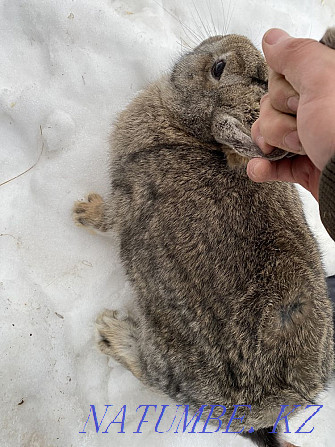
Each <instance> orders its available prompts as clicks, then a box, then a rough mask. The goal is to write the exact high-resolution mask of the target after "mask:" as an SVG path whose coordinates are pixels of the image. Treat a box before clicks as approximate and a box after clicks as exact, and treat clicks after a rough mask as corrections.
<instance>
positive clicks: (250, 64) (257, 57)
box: [170, 34, 287, 160]
mask: <svg viewBox="0 0 335 447" xmlns="http://www.w3.org/2000/svg"><path fill="white" fill-rule="evenodd" d="M267 79H268V70H267V66H266V63H265V61H264V58H263V57H262V55H261V53H260V52H259V51H258V50H257V49H256V48H255V47H254V45H253V44H252V43H251V42H250V41H249V39H247V38H246V37H244V36H240V35H234V34H231V35H226V36H216V37H211V38H209V39H207V40H205V41H204V42H202V43H201V44H200V45H199V46H198V47H196V48H195V49H194V51H192V52H190V53H187V54H186V55H185V56H184V57H182V58H181V60H180V61H179V62H178V63H177V64H176V65H175V67H174V69H173V71H172V74H171V77H170V83H171V86H172V91H173V100H172V112H173V113H174V115H175V116H176V118H177V120H178V121H179V122H180V123H181V125H182V126H183V127H184V128H185V129H187V131H188V132H190V133H192V135H193V136H195V137H196V138H197V139H198V140H200V141H202V142H207V143H213V142H216V143H219V144H221V145H223V146H224V148H225V150H226V151H227V150H228V151H229V150H234V151H235V152H237V153H238V154H240V155H242V156H246V157H255V156H262V157H264V154H263V153H262V152H261V151H260V149H259V148H258V146H256V145H255V144H254V143H253V142H252V140H251V135H250V128H251V125H252V124H253V122H254V121H255V120H256V119H257V117H258V114H259V102H260V99H261V97H262V96H263V95H264V94H265V93H266V92H267ZM286 155H287V153H286V152H285V151H282V150H280V149H276V150H275V151H273V152H272V153H271V154H270V155H268V156H266V157H267V158H270V159H272V160H275V159H279V158H283V157H284V156H286Z"/></svg>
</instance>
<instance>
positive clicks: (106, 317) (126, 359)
mask: <svg viewBox="0 0 335 447" xmlns="http://www.w3.org/2000/svg"><path fill="white" fill-rule="evenodd" d="M96 327H97V330H98V335H99V338H98V345H99V348H100V350H101V351H102V352H103V353H104V354H106V355H109V356H111V357H113V358H114V359H115V360H117V361H118V362H119V363H121V364H122V365H123V366H125V367H126V368H128V369H129V370H130V371H131V372H132V373H133V374H134V376H135V377H137V378H138V379H140V380H142V381H143V377H142V371H141V366H140V359H139V349H138V329H137V325H136V323H135V321H134V320H133V319H132V318H130V317H126V318H122V316H120V313H119V312H117V311H115V310H105V311H104V312H102V313H101V314H100V315H99V316H98V318H97V319H96Z"/></svg>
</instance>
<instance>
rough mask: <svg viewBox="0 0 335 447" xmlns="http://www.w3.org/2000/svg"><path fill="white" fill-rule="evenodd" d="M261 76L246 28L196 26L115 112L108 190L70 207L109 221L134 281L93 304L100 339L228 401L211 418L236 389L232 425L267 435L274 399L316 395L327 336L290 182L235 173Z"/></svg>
mask: <svg viewBox="0 0 335 447" xmlns="http://www.w3.org/2000/svg"><path fill="white" fill-rule="evenodd" d="M324 41H325V42H327V39H324ZM267 76H268V72H267V66H266V64H265V61H264V59H263V57H262V55H261V53H260V52H259V51H258V50H257V49H256V48H255V47H254V45H253V44H252V43H251V41H250V40H248V39H247V38H246V37H244V36H241V35H234V34H230V35H225V36H215V37H210V38H208V39H206V40H205V41H203V42H202V43H201V44H200V45H198V46H197V47H196V48H195V49H194V50H193V51H191V52H189V53H187V54H185V55H184V56H183V57H181V59H180V60H179V61H177V63H176V64H175V65H174V67H173V69H172V71H171V72H170V73H168V74H166V75H164V76H162V77H161V78H160V79H159V80H158V81H157V82H155V83H153V84H151V85H150V86H148V88H146V89H145V90H144V91H142V92H140V94H139V95H138V96H137V97H136V98H135V99H134V100H133V101H132V102H131V103H130V104H129V106H128V107H127V108H126V109H125V110H124V111H123V112H122V113H121V114H120V116H119V118H118V120H117V122H116V123H115V127H114V130H113V133H112V136H111V146H110V165H109V174H110V185H111V186H110V193H109V195H108V196H107V197H106V198H105V199H102V198H101V197H100V196H99V195H98V194H95V193H92V194H90V195H89V196H88V199H87V201H85V202H81V201H79V202H76V204H75V206H74V211H73V215H74V220H75V222H76V223H77V224H78V225H82V226H85V227H88V228H90V229H94V230H97V231H100V232H103V233H108V232H110V231H112V232H114V233H115V234H117V238H118V241H119V246H120V257H121V260H122V263H123V265H124V268H125V270H126V273H127V277H128V279H129V280H130V282H131V284H132V287H133V289H134V291H135V295H136V300H135V302H134V310H133V313H132V315H128V316H127V317H124V316H120V315H119V313H118V312H117V311H115V310H105V311H104V312H102V313H101V314H100V315H99V316H98V318H97V322H96V325H97V331H98V345H99V348H100V349H101V351H102V352H103V353H104V354H106V355H108V356H111V357H113V358H114V359H116V360H117V361H118V362H120V363H121V364H122V365H124V366H125V367H126V368H128V369H129V370H130V371H131V372H132V373H133V374H134V375H135V376H136V377H137V378H138V379H139V380H140V381H142V382H143V383H144V384H145V385H147V386H148V387H151V388H153V389H156V390H158V391H160V392H163V393H165V394H166V395H168V396H170V397H171V398H172V399H174V400H175V401H177V402H178V403H180V404H185V405H187V404H188V405H190V407H191V408H193V409H194V410H195V411H196V410H198V409H199V408H200V407H201V405H205V404H206V405H207V404H208V405H209V404H217V405H225V406H226V408H227V412H226V414H225V415H223V416H222V418H221V419H222V421H223V424H227V423H228V421H229V418H230V416H231V412H232V411H233V409H234V405H237V404H245V405H251V408H252V410H251V411H250V412H247V413H246V414H244V419H243V423H241V420H239V421H236V420H235V421H233V423H232V425H231V427H230V431H234V432H239V431H240V430H241V429H242V428H243V426H244V427H245V429H244V431H243V432H242V433H241V435H242V436H245V437H247V438H249V439H250V440H252V441H253V442H254V443H255V444H257V445H259V446H263V447H278V446H281V445H283V440H282V438H281V434H280V433H269V432H271V431H272V429H271V427H273V425H274V423H275V421H276V419H277V417H278V414H279V410H280V408H281V405H284V404H285V405H289V409H292V408H293V406H294V405H301V406H302V407H301V408H304V406H305V405H307V404H311V403H313V402H314V401H315V398H316V396H317V394H318V393H319V392H320V391H322V390H323V389H324V388H325V387H326V385H327V382H328V381H329V379H330V377H331V374H332V369H333V364H334V347H333V321H332V306H331V302H330V299H329V297H328V294H327V288H326V283H325V274H324V271H323V267H322V264H321V260H320V253H319V251H318V247H317V243H316V241H315V239H314V237H313V235H312V234H311V231H310V230H309V228H308V226H307V224H306V221H305V218H304V214H303V209H302V205H301V202H300V199H299V196H298V194H297V191H296V189H295V187H294V185H292V184H289V183H285V182H272V183H254V182H252V181H251V180H250V179H249V178H248V176H247V174H246V163H247V161H248V159H249V158H250V157H254V156H263V155H262V153H261V152H260V150H259V149H258V147H257V146H255V144H254V143H253V142H252V140H251V136H250V128H251V125H252V124H253V122H254V121H255V120H256V118H257V117H258V114H259V101H260V99H261V97H262V96H263V95H264V94H265V93H266V91H267ZM287 155H288V154H287V153H285V152H284V151H281V150H279V149H277V150H276V151H275V152H274V153H272V154H270V156H269V157H270V158H272V159H279V158H282V157H285V156H287ZM221 412H222V409H220V414H221ZM229 412H230V413H229ZM214 414H217V415H218V412H216V413H215V412H214ZM249 429H250V430H249Z"/></svg>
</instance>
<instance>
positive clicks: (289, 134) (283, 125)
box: [259, 95, 305, 155]
mask: <svg viewBox="0 0 335 447" xmlns="http://www.w3.org/2000/svg"><path fill="white" fill-rule="evenodd" d="M259 131H260V134H261V135H262V137H263V138H264V140H265V141H266V143H267V144H269V145H271V146H274V147H279V148H280V149H284V150H286V151H289V152H293V153H295V154H300V155H301V154H304V153H305V152H304V150H303V147H302V145H301V142H300V140H299V137H298V132H297V120H296V118H295V117H294V116H292V115H288V114H286V113H282V112H279V111H278V110H275V109H274V108H273V107H272V105H271V101H270V97H269V95H266V96H264V97H263V98H262V101H261V109H260V115H259Z"/></svg>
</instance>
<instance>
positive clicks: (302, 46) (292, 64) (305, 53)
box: [262, 28, 334, 93]
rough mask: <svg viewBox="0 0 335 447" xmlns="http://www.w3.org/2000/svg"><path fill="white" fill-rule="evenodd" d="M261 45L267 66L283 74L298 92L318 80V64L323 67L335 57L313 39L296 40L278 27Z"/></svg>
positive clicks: (319, 69) (320, 69)
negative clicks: (321, 64)
mask: <svg viewBox="0 0 335 447" xmlns="http://www.w3.org/2000/svg"><path fill="white" fill-rule="evenodd" d="M262 45H263V51H264V55H265V58H266V61H267V63H268V64H269V66H270V67H271V68H272V69H273V70H274V71H276V72H277V73H280V74H282V75H284V76H285V78H286V80H287V81H288V82H289V83H290V84H291V85H292V86H293V88H294V89H295V90H296V91H297V92H298V93H301V91H302V89H304V87H305V86H306V85H307V86H308V85H309V84H310V82H311V81H312V83H313V84H314V83H315V82H317V81H318V80H320V78H321V76H320V73H322V67H320V63H323V64H325V65H326V64H327V61H328V59H329V58H330V59H332V58H333V57H334V55H333V50H331V49H330V48H328V47H326V46H325V45H322V44H321V43H319V42H317V41H316V40H313V39H297V38H294V37H291V36H290V35H289V34H287V33H286V32H285V31H283V30H281V29H278V28H272V29H270V30H269V31H268V32H267V33H265V35H264V37H263V42H262Z"/></svg>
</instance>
